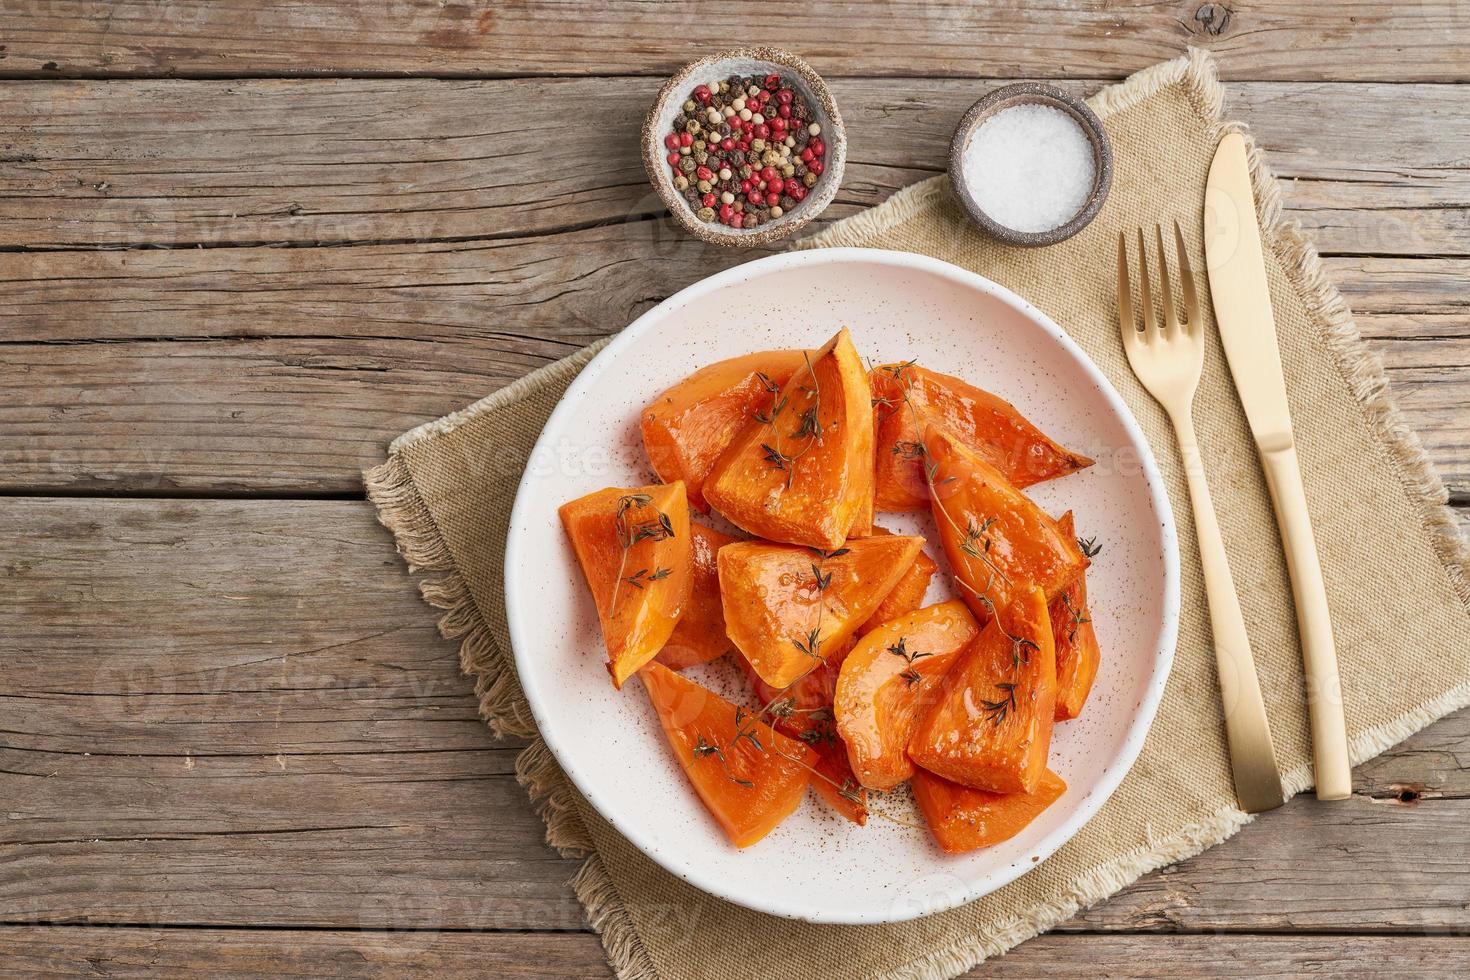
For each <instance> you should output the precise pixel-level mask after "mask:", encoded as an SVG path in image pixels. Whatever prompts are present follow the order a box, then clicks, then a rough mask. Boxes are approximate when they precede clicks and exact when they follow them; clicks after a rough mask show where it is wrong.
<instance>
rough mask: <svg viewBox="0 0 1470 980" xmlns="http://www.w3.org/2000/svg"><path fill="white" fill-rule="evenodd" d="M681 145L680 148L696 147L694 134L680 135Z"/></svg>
mask: <svg viewBox="0 0 1470 980" xmlns="http://www.w3.org/2000/svg"><path fill="white" fill-rule="evenodd" d="M679 145H680V146H693V145H694V134H693V133H680V134H679Z"/></svg>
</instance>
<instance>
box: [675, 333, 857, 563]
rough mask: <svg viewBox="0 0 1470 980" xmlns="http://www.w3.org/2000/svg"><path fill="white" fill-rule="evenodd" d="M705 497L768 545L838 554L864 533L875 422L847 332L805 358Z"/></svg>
mask: <svg viewBox="0 0 1470 980" xmlns="http://www.w3.org/2000/svg"><path fill="white" fill-rule="evenodd" d="M704 496H705V499H706V500H708V501H709V503H710V504H711V506H713V507H714V509H715V510H717V511H719V512H720V513H721V514H723V515H725V517H727V518H729V519H730V520H731V521H732V522H733V523H734V524H735V525H736V526H738V527H740V528H742V529H743V530H745V531H748V532H750V533H751V534H753V535H755V536H756V537H760V538H766V539H768V540H770V541H783V542H787V543H790V544H800V545H807V546H809V547H813V548H828V549H832V548H837V547H840V546H841V545H842V542H844V541H846V540H847V538H848V537H849V536H850V535H851V536H862V535H865V534H867V533H868V532H869V531H870V530H871V525H872V508H873V504H872V497H873V412H872V407H871V398H870V394H869V389H868V380H867V372H865V371H864V370H863V366H862V362H861V361H860V360H859V359H858V355H857V351H856V350H854V349H853V346H852V338H851V337H849V336H848V333H847V331H846V330H842V331H840V332H839V333H838V334H837V336H835V337H833V338H832V340H830V341H828V342H827V344H826V345H825V346H823V347H822V348H821V349H820V350H817V351H814V352H812V353H811V354H810V355H809V359H808V361H807V363H804V364H803V365H802V366H801V367H800V368H799V369H798V370H797V371H796V373H795V374H793V375H792V376H791V379H790V380H789V381H788V382H787V383H786V384H785V385H784V386H783V387H782V388H781V392H780V394H779V395H777V396H776V400H775V402H774V403H772V405H771V406H770V408H769V409H767V410H765V411H762V412H759V413H757V414H756V416H755V418H754V419H753V420H752V421H751V422H750V423H749V424H748V425H746V427H745V428H744V429H743V430H742V431H741V432H740V434H739V435H738V436H737V437H736V438H735V440H734V441H733V442H732V443H731V444H730V447H729V448H728V449H727V450H726V451H725V453H724V454H723V455H721V456H720V458H719V459H718V460H717V461H716V463H715V467H714V470H713V471H712V472H711V473H710V476H709V479H708V480H707V481H705V485H704Z"/></svg>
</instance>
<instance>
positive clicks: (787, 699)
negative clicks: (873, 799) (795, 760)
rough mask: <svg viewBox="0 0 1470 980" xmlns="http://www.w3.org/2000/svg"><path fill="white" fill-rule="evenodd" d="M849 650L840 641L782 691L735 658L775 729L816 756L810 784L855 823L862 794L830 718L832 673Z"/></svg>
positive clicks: (864, 806) (863, 814) (863, 815)
mask: <svg viewBox="0 0 1470 980" xmlns="http://www.w3.org/2000/svg"><path fill="white" fill-rule="evenodd" d="M849 643H850V641H849ZM849 649H850V646H849V645H848V644H844V645H843V647H842V648H841V649H839V650H838V651H837V652H836V654H835V655H834V656H832V657H830V658H827V659H824V660H823V662H822V663H821V664H819V665H818V666H817V667H816V668H815V669H814V670H812V672H811V673H809V674H806V675H804V676H802V677H801V678H800V679H799V680H797V681H796V683H794V684H792V685H791V686H790V687H788V688H786V689H785V690H781V689H779V688H774V687H772V686H771V685H769V684H767V683H766V682H765V681H763V680H761V679H760V675H759V674H757V673H756V672H755V669H754V668H752V667H751V666H750V664H749V663H748V662H746V660H745V659H744V658H739V659H740V663H741V665H742V666H743V667H744V669H745V675H746V677H748V678H749V679H750V686H751V688H752V689H753V690H754V691H755V696H756V698H757V700H759V701H760V703H761V707H762V708H763V709H765V710H764V717H766V718H769V719H770V721H771V724H772V726H773V727H774V728H775V729H776V731H778V732H781V733H783V734H786V735H790V736H791V737H792V738H795V739H800V740H801V741H802V742H804V743H806V744H807V745H808V746H810V747H811V749H812V751H813V752H815V753H816V755H817V761H816V763H815V764H814V765H813V770H814V771H813V773H812V788H813V789H815V790H816V791H817V795H819V796H820V797H822V799H823V800H825V801H826V802H827V805H828V806H830V807H832V809H834V810H836V811H837V812H838V813H840V814H841V815H842V816H844V817H846V818H847V819H848V820H851V821H852V822H853V823H855V824H857V825H858V826H859V827H861V826H865V825H866V824H867V822H868V794H867V791H866V790H865V789H863V787H862V786H861V785H859V783H858V780H857V777H856V776H855V775H853V771H852V766H851V765H850V764H849V763H848V761H847V746H846V745H844V744H843V742H842V739H841V738H840V737H839V736H838V734H837V726H836V723H835V722H834V721H833V717H832V696H833V693H834V692H835V691H836V689H837V672H838V670H839V669H840V668H841V665H842V659H843V657H845V656H846V655H847V651H848V650H849Z"/></svg>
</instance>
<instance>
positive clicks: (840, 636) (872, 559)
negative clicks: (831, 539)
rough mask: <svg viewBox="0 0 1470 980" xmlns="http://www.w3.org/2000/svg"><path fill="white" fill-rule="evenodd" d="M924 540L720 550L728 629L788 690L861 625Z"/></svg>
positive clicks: (752, 544) (754, 662) (760, 670)
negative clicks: (821, 547) (826, 548)
mask: <svg viewBox="0 0 1470 980" xmlns="http://www.w3.org/2000/svg"><path fill="white" fill-rule="evenodd" d="M922 542H923V539H922V538H916V537H907V536H902V535H892V536H889V537H873V538H855V539H853V540H852V541H849V542H848V543H847V544H846V545H844V546H842V547H840V548H837V549H835V550H833V551H822V550H819V549H813V548H803V547H798V546H796V545H789V544H771V543H769V542H765V541H739V542H736V543H735V544H727V545H725V547H723V548H721V549H720V553H719V558H718V565H719V569H720V598H721V601H722V602H723V604H724V609H725V632H726V634H727V635H728V636H729V637H730V640H731V642H733V643H734V644H735V647H736V649H738V650H739V651H740V652H741V654H742V655H744V657H745V659H746V660H747V661H749V662H750V665H751V666H752V667H753V668H755V672H756V673H757V674H759V675H760V678H761V680H763V681H765V682H766V683H767V684H769V685H771V686H772V687H774V688H778V689H779V688H785V687H789V686H791V684H792V683H793V682H794V681H795V680H796V679H797V678H798V677H801V676H802V675H803V674H806V673H807V672H809V671H811V670H812V669H813V668H815V667H816V666H818V665H819V664H821V663H822V662H823V660H824V658H827V657H830V656H831V654H832V652H833V651H835V650H837V649H839V648H840V647H841V646H842V644H843V643H844V642H845V641H846V640H847V639H848V638H849V637H850V636H852V635H853V633H854V632H856V631H857V628H858V627H859V626H860V625H862V623H864V622H866V621H867V619H868V617H869V616H871V615H873V610H874V609H877V608H878V604H879V603H880V602H882V601H883V598H884V597H885V596H886V595H888V593H890V592H892V591H893V587H894V586H895V585H896V584H898V580H899V579H900V578H902V577H903V574H904V572H905V571H907V570H908V568H909V566H910V565H912V564H913V562H914V557H915V556H916V555H917V554H918V553H919V548H920V545H921V544H922Z"/></svg>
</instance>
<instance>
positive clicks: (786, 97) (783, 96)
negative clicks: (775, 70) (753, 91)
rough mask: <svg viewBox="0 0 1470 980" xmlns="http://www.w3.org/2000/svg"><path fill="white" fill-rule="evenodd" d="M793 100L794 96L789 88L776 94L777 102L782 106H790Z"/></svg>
mask: <svg viewBox="0 0 1470 980" xmlns="http://www.w3.org/2000/svg"><path fill="white" fill-rule="evenodd" d="M791 99H792V94H791V89H789V88H783V89H782V90H781V91H779V92H777V93H776V101H777V102H779V103H781V104H782V105H790V104H791Z"/></svg>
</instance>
